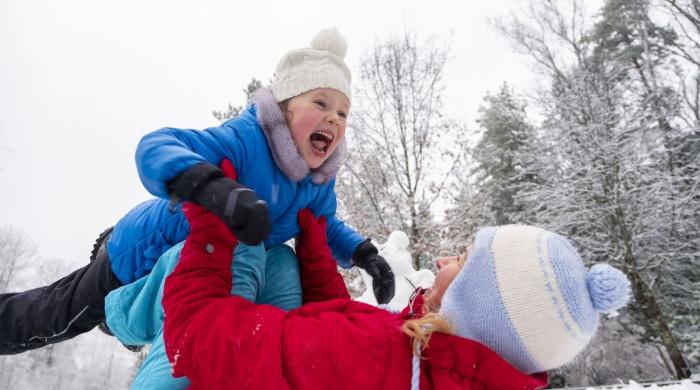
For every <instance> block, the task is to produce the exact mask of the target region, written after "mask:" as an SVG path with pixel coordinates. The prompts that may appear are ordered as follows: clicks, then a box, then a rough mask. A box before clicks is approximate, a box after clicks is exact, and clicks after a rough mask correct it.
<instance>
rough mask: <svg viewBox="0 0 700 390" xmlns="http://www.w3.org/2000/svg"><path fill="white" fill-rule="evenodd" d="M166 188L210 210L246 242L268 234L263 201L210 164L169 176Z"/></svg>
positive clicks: (267, 214)
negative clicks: (169, 179)
mask: <svg viewBox="0 0 700 390" xmlns="http://www.w3.org/2000/svg"><path fill="white" fill-rule="evenodd" d="M168 188H169V189H170V193H171V194H172V195H173V196H175V197H176V198H177V199H178V200H185V201H190V202H193V203H196V204H198V205H200V206H202V207H204V208H205V209H207V210H209V211H211V212H213V213H214V214H215V215H216V216H218V217H219V218H221V219H222V220H223V221H224V222H225V223H226V225H227V226H228V227H229V228H230V229H231V231H232V232H233V234H235V235H236V238H238V239H239V240H240V241H243V242H244V243H246V244H249V245H257V244H258V243H260V241H262V240H263V239H265V238H266V237H267V236H268V235H269V234H270V216H269V213H268V211H267V204H266V203H265V202H264V201H262V200H260V199H258V197H257V195H256V194H255V192H254V191H253V190H251V189H249V188H247V187H245V186H243V185H241V184H240V183H238V182H237V181H235V180H232V179H229V178H228V177H225V176H224V174H223V172H222V171H221V170H220V169H219V168H217V167H215V166H214V165H212V164H209V163H202V164H197V165H195V166H193V167H192V168H190V169H188V170H186V171H185V172H183V173H181V174H180V175H178V176H177V177H176V178H175V179H173V180H171V181H170V182H169V183H168Z"/></svg>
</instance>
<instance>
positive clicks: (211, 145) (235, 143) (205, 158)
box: [136, 119, 258, 199]
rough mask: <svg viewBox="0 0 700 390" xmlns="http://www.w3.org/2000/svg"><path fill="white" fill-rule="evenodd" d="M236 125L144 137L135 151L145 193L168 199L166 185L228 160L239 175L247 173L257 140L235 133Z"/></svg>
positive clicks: (162, 131) (170, 130)
mask: <svg viewBox="0 0 700 390" xmlns="http://www.w3.org/2000/svg"><path fill="white" fill-rule="evenodd" d="M234 121H235V119H234V120H232V121H229V122H226V123H225V124H223V125H222V126H219V127H212V128H209V129H206V130H183V129H174V128H163V129H160V130H157V131H154V132H152V133H150V134H147V135H146V136H144V137H143V138H142V139H141V141H140V142H139V145H138V147H137V149H136V168H137V170H138V173H139V178H140V179H141V182H142V183H143V185H144V186H145V187H146V190H148V191H149V192H150V193H151V194H153V195H155V196H157V197H159V198H163V199H168V196H169V194H168V189H167V182H168V181H169V180H171V179H173V178H175V176H177V175H178V174H180V173H182V172H184V171H185V170H187V169H188V168H190V167H192V166H194V165H196V164H199V163H203V162H209V163H211V164H214V165H219V163H220V162H221V160H223V159H224V158H228V159H229V160H231V163H233V165H234V167H236V170H237V171H238V172H239V174H240V173H241V172H243V171H245V169H246V168H245V165H247V163H249V162H251V161H253V159H254V158H255V149H256V147H257V146H256V144H257V142H258V140H257V137H254V136H246V135H242V134H241V133H240V132H238V131H236V130H235V128H234V126H235V125H233V124H231V123H232V122H234ZM249 135H250V134H249Z"/></svg>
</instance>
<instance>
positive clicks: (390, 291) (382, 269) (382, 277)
mask: <svg viewBox="0 0 700 390" xmlns="http://www.w3.org/2000/svg"><path fill="white" fill-rule="evenodd" d="M352 262H353V264H354V265H356V266H358V267H360V268H362V269H363V270H365V271H366V272H367V273H368V274H369V276H371V277H372V289H373V290H374V296H375V297H376V298H377V303H379V304H384V303H389V301H391V300H392V298H394V289H395V284H394V272H393V271H392V270H391V267H389V264H388V263H387V262H386V260H384V258H383V257H381V256H379V251H378V250H377V247H375V246H374V245H372V242H371V241H370V240H366V241H363V242H362V243H361V244H360V245H358V246H357V249H355V253H353V255H352Z"/></svg>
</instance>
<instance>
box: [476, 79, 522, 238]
mask: <svg viewBox="0 0 700 390" xmlns="http://www.w3.org/2000/svg"><path fill="white" fill-rule="evenodd" d="M484 103H485V105H484V106H482V107H481V108H480V110H479V112H480V114H481V115H480V117H479V119H478V120H477V122H478V123H479V125H480V127H481V129H482V131H483V134H482V137H481V139H480V141H479V143H478V144H477V145H476V148H474V153H473V157H474V160H475V161H476V168H475V170H474V172H473V175H474V176H475V177H476V185H477V187H478V188H479V192H480V195H481V198H482V199H484V200H485V202H486V203H487V204H486V207H487V209H488V211H489V214H490V216H489V218H488V220H486V221H482V222H483V223H484V224H491V225H493V224H495V225H505V224H510V223H517V222H528V219H529V218H528V215H527V214H526V211H527V210H528V209H529V208H528V206H527V204H526V202H525V200H524V199H523V197H522V196H521V190H522V189H523V188H524V186H526V185H527V184H528V183H531V182H533V181H534V176H533V175H532V172H531V170H529V169H527V167H526V166H524V163H525V161H526V160H525V159H524V158H521V157H522V152H523V151H524V150H526V147H527V146H528V143H529V142H532V138H533V132H534V129H533V127H532V126H531V125H530V124H529V123H528V122H527V118H526V114H525V103H523V102H521V101H519V100H518V99H517V98H516V97H515V96H513V93H512V92H511V91H510V90H509V89H508V85H507V84H503V85H502V86H501V89H500V90H499V91H498V93H497V94H495V95H490V94H487V95H486V97H484Z"/></svg>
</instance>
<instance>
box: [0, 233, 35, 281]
mask: <svg viewBox="0 0 700 390" xmlns="http://www.w3.org/2000/svg"><path fill="white" fill-rule="evenodd" d="M36 254H37V247H36V244H34V243H32V242H30V241H29V239H28V238H27V236H26V235H25V234H24V233H22V232H21V231H20V230H18V229H17V228H15V227H12V226H3V227H0V293H3V292H6V291H9V290H10V288H11V287H12V283H13V282H14V280H15V278H16V276H17V274H18V273H19V272H21V271H22V270H23V269H24V268H25V267H27V266H32V265H34V264H33V262H34V261H36Z"/></svg>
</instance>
